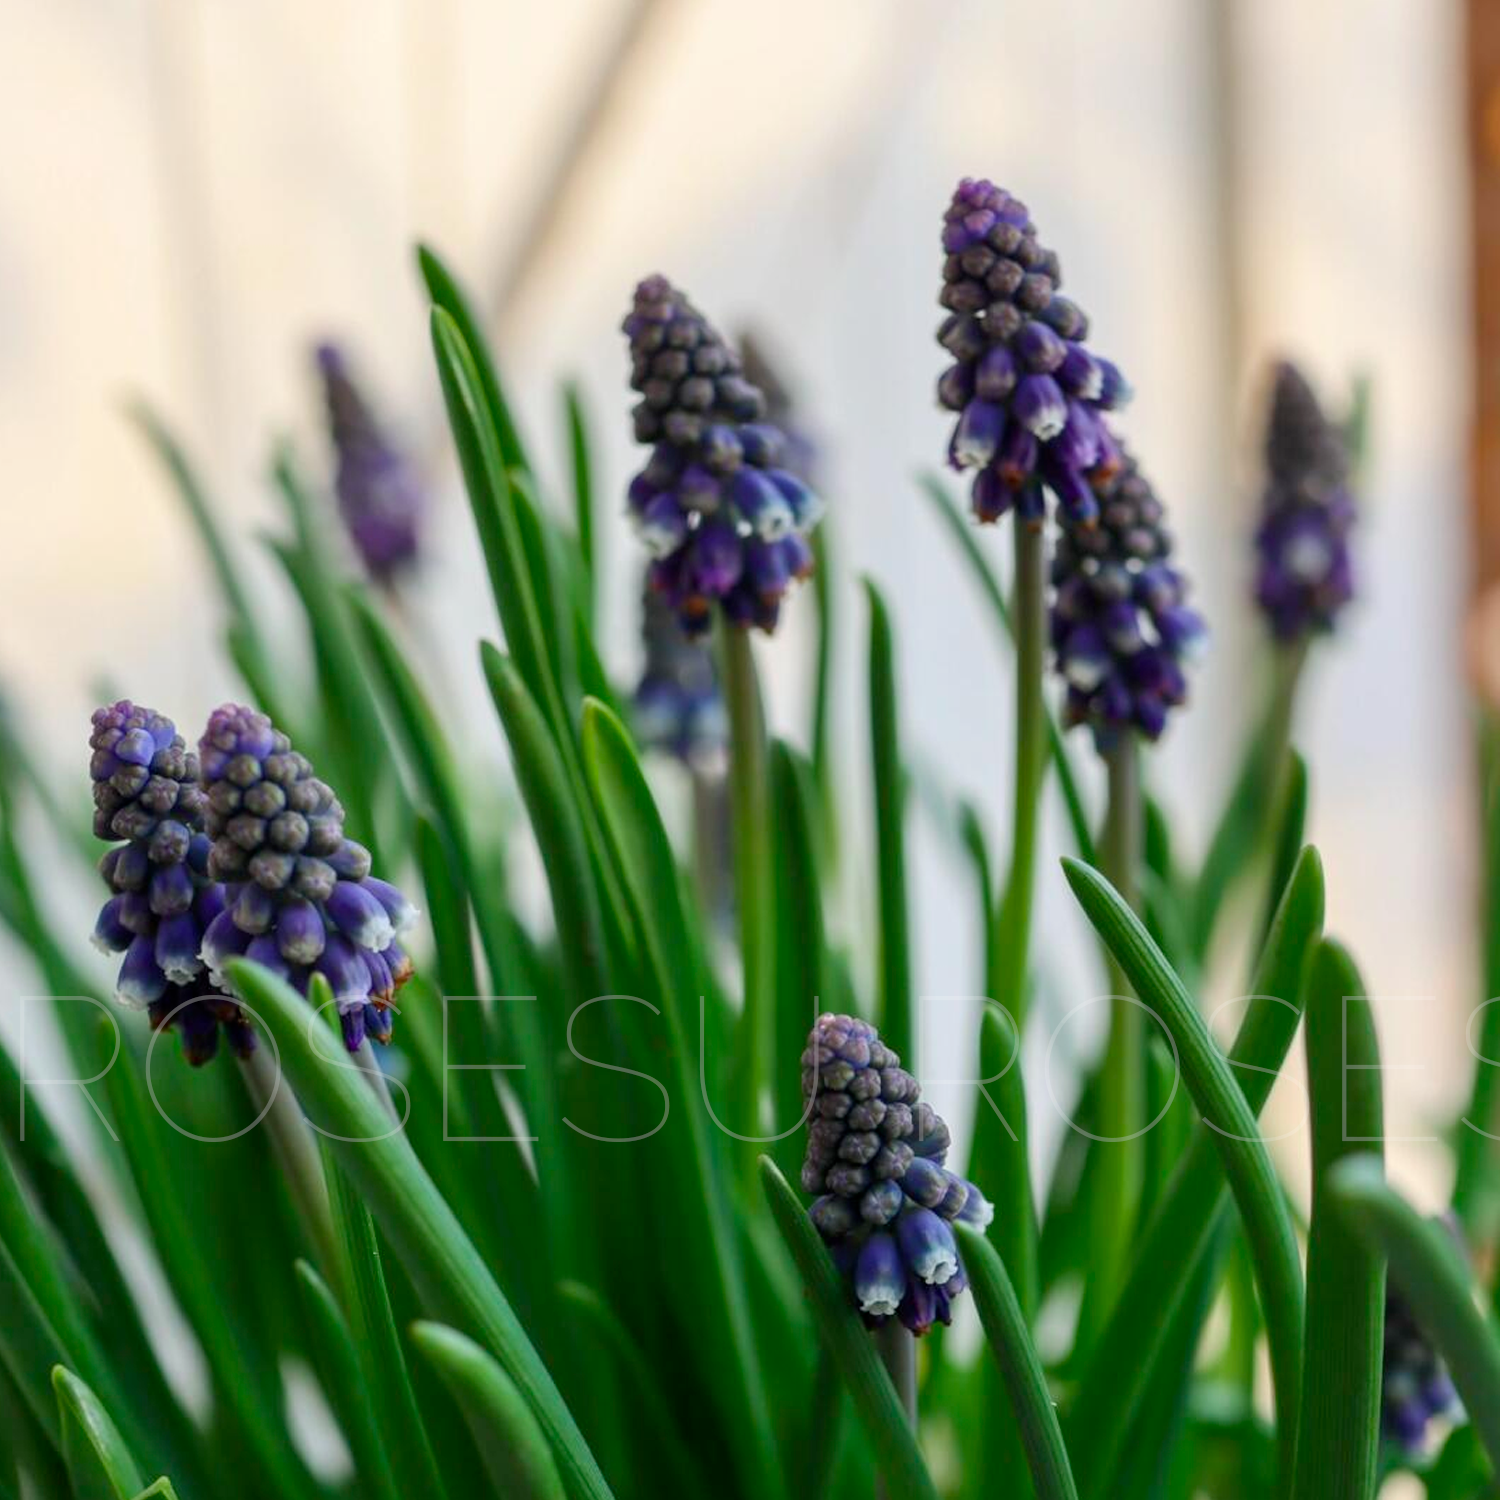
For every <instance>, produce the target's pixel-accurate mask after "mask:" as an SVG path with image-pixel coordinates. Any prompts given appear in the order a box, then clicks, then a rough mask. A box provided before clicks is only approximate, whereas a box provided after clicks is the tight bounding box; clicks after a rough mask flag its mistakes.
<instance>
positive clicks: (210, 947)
mask: <svg viewBox="0 0 1500 1500" xmlns="http://www.w3.org/2000/svg"><path fill="white" fill-rule="evenodd" d="M198 755H199V760H200V762H201V769H202V777H203V785H204V788H205V790H206V793H207V806H206V808H205V811H204V823H205V826H206V828H207V830H208V833H209V835H210V837H211V838H212V840H213V842H212V845H211V847H210V849H209V851H208V870H209V873H210V875H212V876H213V877H214V878H215V879H217V880H222V881H223V882H224V892H225V899H226V905H225V908H224V910H223V912H222V914H221V915H220V916H219V917H218V918H217V919H216V920H215V921H214V922H213V923H212V925H211V926H210V927H209V928H208V930H207V932H206V933H205V934H204V940H203V957H204V960H205V961H206V963H207V964H208V966H209V969H210V970H211V971H212V972H213V973H214V975H215V977H216V978H218V977H220V976H221V975H222V974H223V971H224V968H225V966H226V965H227V964H228V962H229V960H230V959H232V958H238V957H241V956H243V957H245V958H249V959H252V960H254V961H255V962H256V963H259V964H261V965H263V966H264V967H266V968H268V969H270V970H271V971H272V972H273V973H276V974H279V975H280V976H281V977H282V978H283V979H285V980H287V981H288V982H289V983H290V984H291V985H292V986H293V987H294V988H295V989H297V990H298V991H299V992H300V993H302V994H304V995H305V994H306V993H307V988H308V984H309V981H310V980H311V978H312V975H313V974H314V973H315V972H316V973H319V974H322V975H323V977H324V978H325V979H326V980H327V981H328V984H329V987H330V989H331V990H332V992H333V998H334V1000H335V1001H336V1002H337V1005H338V1012H339V1020H340V1024H341V1026H342V1029H343V1033H344V1042H345V1045H346V1046H347V1047H348V1049H349V1050H350V1051H351V1052H356V1051H358V1050H359V1046H360V1043H361V1042H362V1041H363V1040H364V1039H365V1037H366V1036H369V1037H371V1038H373V1039H374V1040H376V1041H381V1042H383V1041H386V1040H388V1039H389V1037H390V1032H391V1028H390V1018H389V1014H388V1012H389V1010H390V1007H391V1002H392V1001H393V1000H394V998H395V994H396V991H397V990H398V989H400V987H401V986H402V985H403V984H404V983H405V982H406V981H407V979H409V978H410V977H411V972H412V967H411V960H410V958H408V957H407V955H406V952H405V950H404V949H403V948H402V946H401V944H400V943H399V942H398V941H397V938H398V936H399V934H400V933H402V932H403V931H404V930H405V929H406V928H407V927H408V926H410V924H411V923H412V921H413V920H415V917H416V911H415V909H414V908H413V907H412V905H411V903H410V902H408V901H407V900H406V898H405V897H404V896H403V895H402V894H401V892H400V891H398V890H397V889H396V888H395V887H394V886H392V885H388V884H387V883H386V882H385V881H383V880H379V879H377V878H376V877H374V876H373V875H371V874H370V853H369V850H367V849H365V848H364V847H363V846H362V845H360V844H356V843H355V842H354V840H353V839H349V838H346V837H345V836H344V809H343V808H342V807H341V806H340V805H339V802H338V799H337V798H336V797H335V796H334V795H333V792H332V791H331V790H330V789H329V788H328V787H327V785H325V784H324V783H323V782H322V781H320V780H319V779H318V778H317V776H316V775H315V774H314V773H313V768H312V766H311V765H310V764H309V762H308V760H307V758H306V756H303V755H300V754H298V753H297V751H295V750H293V749H292V747H291V742H290V741H289V740H288V739H287V737H286V735H284V734H282V733H281V731H280V730H279V729H277V728H276V727H275V726H274V725H273V724H272V723H271V721H270V719H268V718H267V717H266V716H265V715H264V714H262V713H257V712H256V711H255V710H254V709H251V708H243V707H241V706H239V705H237V704H232V703H229V704H225V705H224V706H223V707H222V708H218V709H215V710H214V713H213V716H212V717H211V718H210V719H209V721H208V728H207V729H206V730H205V731H204V733H203V738H202V739H201V740H200V741H199V743H198Z"/></svg>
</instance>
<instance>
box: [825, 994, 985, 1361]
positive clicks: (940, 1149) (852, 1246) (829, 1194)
mask: <svg viewBox="0 0 1500 1500" xmlns="http://www.w3.org/2000/svg"><path fill="white" fill-rule="evenodd" d="M802 1093H803V1098H804V1100H808V1101H811V1106H812V1112H811V1118H810V1121H809V1124H808V1133H807V1155H806V1159H805V1160H804V1162H803V1164H802V1188H803V1191H804V1192H808V1193H815V1194H819V1195H821V1196H819V1197H818V1198H817V1200H816V1201H815V1202H814V1203H813V1205H812V1207H811V1208H810V1209H809V1211H808V1212H809V1214H810V1215H811V1218H812V1221H813V1223H814V1224H815V1225H816V1226H817V1228H818V1232H819V1233H820V1234H821V1235H822V1236H823V1238H824V1240H825V1241H826V1242H827V1243H828V1246H829V1249H830V1251H831V1253H832V1254H833V1257H834V1259H835V1261H836V1262H837V1263H838V1265H839V1267H840V1269H841V1270H842V1271H843V1272H844V1274H845V1275H846V1276H848V1277H849V1279H850V1282H851V1285H852V1287H853V1291H854V1296H855V1299H856V1300H857V1302H858V1304H859V1310H860V1312H861V1313H863V1314H864V1317H865V1321H866V1323H868V1324H869V1325H870V1326H872V1327H878V1326H879V1325H880V1324H882V1323H884V1322H885V1321H886V1320H887V1319H889V1318H891V1317H896V1318H899V1319H900V1320H901V1322H902V1324H903V1325H904V1326H905V1327H906V1328H907V1329H909V1330H910V1331H911V1332H912V1333H914V1334H918V1335H920V1334H924V1333H926V1332H927V1331H928V1329H930V1328H931V1327H932V1325H933V1324H934V1323H944V1324H946V1323H947V1322H948V1321H949V1320H950V1318H951V1316H952V1312H951V1306H952V1301H953V1299H954V1298H955V1297H956V1296H957V1295H958V1294H959V1293H960V1292H962V1291H963V1289H964V1288H965V1287H966V1286H967V1285H968V1280H967V1277H966V1276H965V1274H964V1268H963V1262H962V1260H961V1259H960V1258H959V1253H958V1244H957V1241H956V1240H955V1238H954V1235H953V1229H952V1227H951V1226H952V1223H953V1221H954V1220H961V1221H963V1222H964V1223H968V1224H975V1225H978V1226H980V1227H981V1228H982V1227H983V1226H984V1225H986V1224H988V1223H989V1222H990V1220H991V1219H992V1218H993V1217H994V1210H993V1208H992V1207H991V1206H990V1204H989V1203H988V1201H987V1200H986V1199H985V1197H984V1195H983V1194H982V1193H981V1192H980V1191H979V1189H978V1188H977V1187H975V1186H974V1184H973V1183H971V1182H967V1181H965V1180H964V1179H963V1178H962V1177H959V1176H958V1175H957V1174H956V1173H953V1172H950V1171H949V1170H948V1169H947V1168H946V1167H945V1166H944V1161H945V1160H946V1157H947V1153H948V1147H949V1135H948V1127H947V1125H946V1124H944V1122H943V1120H942V1119H941V1117H940V1116H939V1115H937V1114H936V1113H935V1112H934V1110H933V1108H932V1106H931V1105H930V1104H925V1103H923V1102H922V1100H921V1087H920V1085H919V1084H918V1083H917V1081H916V1079H915V1078H913V1077H912V1075H911V1074H910V1073H908V1072H907V1071H906V1070H905V1069H904V1068H903V1067H902V1066H901V1059H900V1058H899V1057H898V1056H897V1055H896V1054H895V1053H894V1052H892V1051H891V1050H890V1048H889V1047H887V1046H886V1045H885V1044H884V1043H883V1042H882V1041H881V1040H880V1037H879V1035H878V1034H877V1032H876V1030H875V1028H874V1027H873V1026H871V1025H869V1024H868V1023H867V1022H865V1021H860V1020H857V1019H856V1018H855V1017H853V1016H836V1015H823V1016H819V1017H818V1019H817V1022H816V1024H815V1025H814V1026H813V1029H812V1033H811V1035H810V1036H809V1037H808V1039H807V1050H806V1051H805V1052H804V1053H803V1054H802Z"/></svg>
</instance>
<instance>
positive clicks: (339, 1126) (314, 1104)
mask: <svg viewBox="0 0 1500 1500" xmlns="http://www.w3.org/2000/svg"><path fill="white" fill-rule="evenodd" d="M231 979H232V982H233V983H234V985H235V989H236V993H238V994H241V995H243V996H245V998H246V1000H247V1002H248V1003H249V1004H250V1005H252V1006H253V1007H254V1008H255V1010H256V1012H257V1013H258V1015H259V1017H260V1019H261V1021H262V1023H263V1024H264V1025H265V1026H267V1027H268V1029H269V1031H270V1033H271V1035H272V1037H274V1039H275V1042H276V1045H277V1048H278V1051H279V1053H280V1057H281V1065H282V1067H283V1069H284V1070H285V1072H286V1075H287V1077H288V1079H289V1080H290V1082H291V1084H292V1087H293V1088H294V1089H295V1090H296V1092H297V1094H298V1097H299V1098H300V1099H301V1100H302V1103H303V1106H304V1108H306V1109H307V1110H308V1111H309V1112H310V1114H311V1115H312V1117H313V1119H314V1122H315V1124H317V1125H318V1126H319V1127H320V1128H321V1129H323V1130H324V1131H325V1132H328V1131H332V1132H334V1138H332V1139H331V1146H332V1150H333V1152H334V1155H335V1156H336V1157H337V1158H338V1160H339V1163H340V1165H341V1166H342V1167H343V1168H344V1170H345V1171H346V1172H348V1174H349V1176H350V1177H351V1178H352V1179H353V1181H354V1183H355V1185H356V1186H357V1187H358V1188H359V1189H360V1191H361V1193H362V1194H363V1195H364V1198H365V1201H366V1202H367V1203H368V1204H369V1205H370V1210H371V1212H372V1213H373V1214H374V1215H375V1217H376V1219H377V1220H378V1221H379V1223H380V1226H381V1228H382V1229H383V1230H384V1231H385V1235H386V1238H387V1239H388V1240H389V1241H390V1243H391V1244H392V1246H393V1247H394V1248H395V1250H396V1253H397V1254H398V1255H399V1256H400V1257H401V1260H402V1262H403V1264H404V1265H405V1266H406V1268H407V1271H408V1272H409V1274H410V1275H411V1277H412V1279H413V1281H414V1282H415V1283H416V1285H417V1288H418V1290H419V1291H420V1292H421V1294H422V1296H423V1297H424V1299H425V1300H426V1301H427V1302H428V1304H429V1305H430V1306H431V1307H432V1309H433V1310H434V1311H435V1312H437V1313H438V1314H439V1315H440V1316H443V1317H445V1318H448V1319H450V1320H451V1321H453V1322H454V1323H455V1324H457V1325H460V1326H465V1327H470V1328H473V1329H474V1330H475V1332H476V1333H478V1334H479V1335H480V1336H481V1338H482V1339H483V1340H484V1342H485V1344H486V1346H487V1347H488V1348H489V1349H490V1351H491V1352H492V1353H493V1354H494V1355H495V1357H496V1358H497V1359H499V1361H500V1363H501V1365H502V1366H503V1367H504V1369H505V1370H506V1373H507V1374H509V1375H510V1377H511V1378H512V1379H513V1380H514V1381H515V1382H516V1385H517V1386H518V1387H519V1388H520V1390H521V1391H522V1393H523V1394H524V1395H525V1397H526V1399H527V1400H528V1401H529V1402H530V1403H531V1407H532V1410H533V1411H534V1412H535V1414H536V1417H537V1420H538V1421H539V1422H540V1423H541V1426H542V1430H543V1432H545V1433H546V1434H547V1438H548V1441H549V1442H550V1443H551V1444H552V1446H553V1451H554V1456H555V1457H556V1459H557V1462H558V1465H559V1468H560V1469H561V1471H562V1474H563V1476H564V1479H565V1481H566V1482H567V1485H568V1492H569V1494H570V1495H572V1496H574V1497H575V1500H577V1497H584V1496H587V1497H592V1500H604V1497H606V1496H608V1495H609V1493H610V1490H609V1486H608V1485H607V1484H606V1483H605V1481H604V1476H603V1474H602V1473H600V1471H599V1466H598V1464H597V1463H596V1462H595V1461H594V1456H593V1454H592V1453H591V1452H590V1451H589V1447H588V1444H587V1443H586V1442H585V1441H584V1438H583V1434H582V1433H581V1432H580V1431H579V1430H578V1424H577V1423H576V1422H575V1421H574V1419H573V1416H572V1413H571V1412H569V1410H568V1408H567V1406H566V1405H565V1403H564V1402H563V1399H562V1397H561V1395H560V1394H559V1393H558V1390H557V1387H556V1385H554V1384H553V1381H552V1377H551V1376H550V1375H549V1374H548V1372H547V1368H546V1366H545V1365H544V1364H543V1363H542V1360H541V1357H540V1355H538V1353H537V1352H536V1350H535V1348H533V1347H532V1344H531V1341H530V1339H529V1338H527V1336H526V1332H525V1330H524V1329H523V1328H522V1327H521V1325H520V1323H519V1322H518V1321H517V1319H516V1316H515V1313H514V1312H513V1311H512V1310H511V1306H510V1303H509V1302H507V1301H506V1299H505V1294H504V1293H503V1292H502V1291H501V1290H500V1288H499V1287H498V1286H496V1285H495V1282H494V1279H493V1278H492V1277H491V1276H490V1273H489V1271H488V1269H487V1268H486V1267H485V1265H484V1262H483V1261H482V1260H481V1259H480V1257H479V1254H478V1252H477V1251H476V1250H475V1249H474V1247H473V1245H472V1244H471V1243H470V1242H469V1240H468V1239H467V1238H466V1237H465V1235H464V1232H463V1230H462V1229H461V1228H460V1226H459V1223H458V1220H457V1219H455V1218H454V1216H453V1211H452V1210H451V1209H450V1208H449V1207H448V1205H447V1204H446V1203H445V1202H444V1201H443V1199H442V1197H441V1196H440V1195H439V1193H438V1191H437V1189H436V1188H435V1187H434V1186H433V1185H432V1180H431V1179H430V1178H429V1177H428V1176H427V1174H426V1172H425V1171H423V1169H422V1166H421V1163H420V1162H418V1161H417V1159H416V1156H415V1155H414V1154H413V1152H412V1149H411V1147H410V1145H408V1143H407V1141H406V1139H405V1137H404V1136H403V1135H402V1134H401V1133H400V1132H399V1131H397V1132H395V1133H392V1131H391V1125H390V1121H389V1119H388V1117H387V1116H386V1113H385V1111H384V1109H383V1107H382V1106H381V1104H380V1103H379V1102H378V1101H377V1100H376V1098H375V1095H374V1092H373V1091H372V1090H371V1089H369V1088H368V1087H367V1086H366V1085H365V1083H364V1080H363V1079H362V1077H361V1076H360V1073H359V1070H358V1069H357V1068H356V1067H352V1066H350V1065H349V1064H348V1063H346V1062H341V1061H339V1060H337V1059H336V1058H334V1057H332V1056H331V1055H330V1052H329V1049H330V1042H331V1038H330V1037H329V1036H328V1034H327V1032H326V1028H324V1027H323V1026H322V1025H321V1024H320V1023H319V1022H318V1021H317V1020H316V1018H315V1017H313V1016H311V1015H310V1014H309V1011H308V1007H307V1002H306V1001H304V1000H303V999H302V997H301V996H299V995H298V994H297V993H296V991H295V990H293V989H291V988H290V987H289V986H288V985H286V984H285V983H283V982H282V981H281V980H279V979H277V978H276V977H275V976H274V975H272V974H269V973H268V972H267V971H266V970H264V969H262V968H260V967H259V966H258V965H256V964H253V963H249V962H248V961H245V960H237V961H235V962H234V963H233V964H232V965H231ZM319 1036H321V1038H322V1047H319V1046H317V1045H316V1043H315V1040H314V1038H315V1037H319Z"/></svg>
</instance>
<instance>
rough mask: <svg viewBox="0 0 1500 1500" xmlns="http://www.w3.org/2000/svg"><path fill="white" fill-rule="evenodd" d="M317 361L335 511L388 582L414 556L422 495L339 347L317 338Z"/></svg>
mask: <svg viewBox="0 0 1500 1500" xmlns="http://www.w3.org/2000/svg"><path fill="white" fill-rule="evenodd" d="M317 363H318V371H319V373H320V374H321V375H322V377H323V395H324V400H325V401H326V403H327V407H328V429H329V433H330V435H331V436H332V438H333V447H334V453H335V457H336V461H337V472H336V475H335V479H334V487H335V490H336V492H337V494H338V502H339V513H340V515H341V516H342V517H343V519H344V525H345V527H346V528H347V530H348V532H349V536H350V538H351V540H352V541H353V542H354V545H355V548H356V549H357V550H358V552H359V555H360V557H361V558H362V559H363V561H364V565H365V568H366V570H367V571H368V572H369V574H370V576H371V577H372V578H373V579H375V580H376V581H377V582H378V583H389V582H390V581H391V580H392V579H393V578H394V577H395V576H396V575H397V574H399V573H400V572H401V571H402V570H403V569H405V568H408V567H410V566H411V565H412V564H413V563H414V562H415V561H416V560H417V555H418V553H419V551H420V548H421V537H422V522H423V518H424V515H425V512H426V508H427V497H426V494H425V493H424V491H423V488H422V485H421V482H420V480H419V479H418V478H417V474H416V471H415V470H414V469H413V467H412V464H411V461H410V460H409V459H408V457H407V456H406V454H405V453H403V452H402V451H401V450H400V449H399V448H397V447H396V446H395V445H394V444H393V443H392V442H391V440H390V438H389V436H388V435H387V434H386V433H385V432H384V431H383V430H382V428H381V426H380V424H379V423H378V422H377V421H376V420H375V417H374V415H373V413H372V412H371V411H370V408H369V406H368V405H367V404H366V402H365V399H364V396H363V395H362V394H361V392H360V389H359V387H358V386H357V385H356V384H355V383H354V379H353V377H352V376H351V374H350V371H349V361H348V359H347V357H346V356H345V354H344V351H343V350H342V349H340V348H339V347H338V346H337V345H335V344H326V343H325V344H320V345H319V346H318V349H317Z"/></svg>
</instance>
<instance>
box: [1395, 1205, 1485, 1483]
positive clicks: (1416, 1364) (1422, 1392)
mask: <svg viewBox="0 0 1500 1500" xmlns="http://www.w3.org/2000/svg"><path fill="white" fill-rule="evenodd" d="M1441 1222H1442V1223H1443V1224H1444V1225H1445V1226H1446V1227H1447V1228H1448V1229H1449V1231H1450V1232H1451V1233H1452V1234H1453V1236H1454V1240H1455V1242H1456V1243H1457V1245H1458V1246H1459V1249H1460V1251H1463V1249H1464V1247H1463V1239H1462V1234H1461V1231H1460V1230H1459V1228H1458V1223H1457V1220H1456V1219H1454V1218H1453V1217H1452V1215H1447V1216H1445V1217H1444V1218H1443V1220H1442V1221H1441ZM1465 1253H1466V1252H1465ZM1462 1414H1463V1408H1462V1406H1461V1405H1460V1403H1459V1399H1458V1392H1457V1391H1455V1390H1454V1388H1453V1382H1452V1380H1451V1379H1450V1378H1449V1376H1448V1369H1447V1366H1446V1365H1445V1364H1444V1363H1443V1360H1442V1357H1441V1356H1440V1355H1439V1354H1438V1352H1437V1350H1436V1349H1434V1348H1433V1346H1432V1342H1431V1340H1430V1339H1429V1338H1428V1337H1427V1335H1426V1334H1425V1333H1424V1332H1423V1331H1422V1328H1421V1326H1420V1325H1419V1324H1418V1322H1417V1319H1416V1314H1415V1313H1414V1312H1413V1311H1412V1307H1411V1304H1410V1303H1409V1302H1408V1301H1407V1300H1406V1298H1405V1297H1403V1296H1402V1295H1401V1292H1400V1290H1399V1289H1398V1288H1397V1287H1396V1286H1395V1285H1394V1283H1392V1282H1391V1281H1389V1280H1387V1282H1386V1289H1385V1345H1384V1358H1383V1363H1382V1366H1381V1386H1380V1428H1381V1431H1382V1432H1383V1433H1384V1435H1385V1437H1386V1439H1387V1441H1388V1442H1389V1443H1390V1444H1391V1445H1392V1446H1393V1447H1394V1448H1395V1449H1396V1450H1397V1451H1398V1452H1399V1453H1400V1454H1401V1456H1402V1457H1403V1458H1405V1459H1408V1460H1415V1459H1420V1458H1421V1457H1422V1456H1423V1455H1424V1454H1425V1452H1426V1450H1427V1439H1428V1430H1429V1428H1430V1426H1431V1425H1432V1423H1434V1422H1441V1421H1450V1422H1451V1421H1456V1420H1457V1419H1458V1418H1459V1417H1461V1416H1462Z"/></svg>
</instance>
